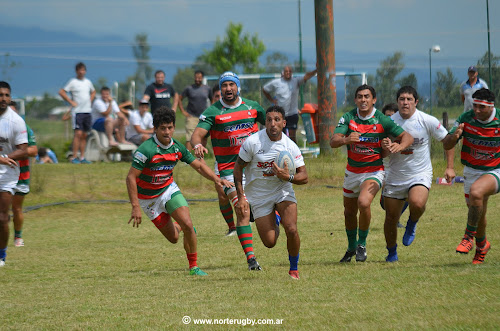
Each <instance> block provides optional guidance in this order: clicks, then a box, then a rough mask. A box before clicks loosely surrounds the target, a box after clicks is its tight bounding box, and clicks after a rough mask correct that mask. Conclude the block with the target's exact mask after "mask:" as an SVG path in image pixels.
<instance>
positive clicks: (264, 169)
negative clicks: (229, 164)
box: [238, 129, 305, 196]
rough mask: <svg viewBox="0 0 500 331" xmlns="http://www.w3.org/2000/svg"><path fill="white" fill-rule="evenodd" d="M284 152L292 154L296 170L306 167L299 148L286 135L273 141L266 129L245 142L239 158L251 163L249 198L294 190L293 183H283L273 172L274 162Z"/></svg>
mask: <svg viewBox="0 0 500 331" xmlns="http://www.w3.org/2000/svg"><path fill="white" fill-rule="evenodd" d="M283 150H288V151H289V152H290V154H292V157H293V161H294V163H295V168H299V167H302V166H304V165H305V163H304V158H303V157H302V153H301V152H300V149H299V147H297V145H296V144H295V143H294V142H293V141H292V140H291V139H290V138H288V137H287V135H286V134H284V133H283V134H281V140H278V141H271V140H270V139H269V136H268V135H267V133H266V129H263V130H260V131H259V132H257V133H256V134H254V135H252V136H250V137H248V138H247V139H246V140H245V142H244V143H243V145H242V146H241V149H240V152H239V154H238V156H239V157H240V158H241V159H242V160H243V161H245V162H249V164H248V165H247V166H246V168H245V177H246V185H245V193H246V194H247V196H249V195H251V196H256V195H258V194H260V193H263V194H266V195H267V194H270V193H273V192H279V191H280V190H282V189H286V190H290V189H292V183H290V182H287V181H282V180H281V179H279V178H278V177H276V176H275V175H274V173H273V171H272V164H273V161H274V160H275V159H276V156H277V155H278V154H279V152H281V151H283Z"/></svg>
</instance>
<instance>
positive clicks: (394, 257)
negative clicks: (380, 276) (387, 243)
mask: <svg viewBox="0 0 500 331" xmlns="http://www.w3.org/2000/svg"><path fill="white" fill-rule="evenodd" d="M397 249H398V245H396V246H394V247H392V248H389V247H387V250H388V251H389V255H387V257H386V258H385V261H386V262H397V261H398V251H397Z"/></svg>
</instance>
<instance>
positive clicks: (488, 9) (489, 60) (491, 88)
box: [486, 0, 493, 91]
mask: <svg viewBox="0 0 500 331" xmlns="http://www.w3.org/2000/svg"><path fill="white" fill-rule="evenodd" d="M486 22H487V23H486V25H487V29H488V75H489V76H490V85H488V87H489V88H490V91H491V90H493V86H492V83H491V46H490V7H489V5H488V0H486Z"/></svg>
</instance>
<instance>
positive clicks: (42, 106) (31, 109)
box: [26, 92, 64, 119]
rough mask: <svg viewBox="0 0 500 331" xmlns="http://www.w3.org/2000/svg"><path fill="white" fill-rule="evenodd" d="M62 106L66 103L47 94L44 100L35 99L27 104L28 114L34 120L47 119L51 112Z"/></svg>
mask: <svg viewBox="0 0 500 331" xmlns="http://www.w3.org/2000/svg"><path fill="white" fill-rule="evenodd" d="M60 106H64V101H62V100H60V99H58V98H55V97H53V96H51V95H49V94H48V93H47V92H45V93H44V95H43V98H42V99H40V100H38V99H36V98H35V99H33V100H31V101H30V102H28V103H26V114H29V116H30V117H34V118H39V119H47V118H48V117H49V114H50V111H51V110H52V109H53V108H55V107H60Z"/></svg>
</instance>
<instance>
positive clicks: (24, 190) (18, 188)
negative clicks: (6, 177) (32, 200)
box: [14, 184, 30, 194]
mask: <svg viewBox="0 0 500 331" xmlns="http://www.w3.org/2000/svg"><path fill="white" fill-rule="evenodd" d="M14 192H15V193H22V194H28V193H30V186H29V185H26V184H21V185H16V188H15V190H14Z"/></svg>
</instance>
